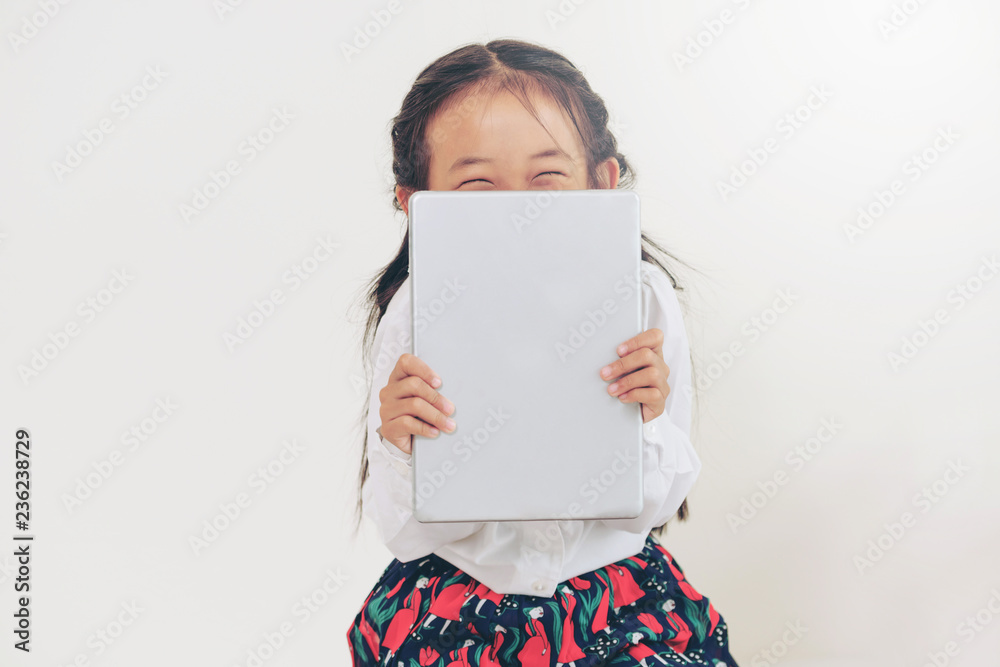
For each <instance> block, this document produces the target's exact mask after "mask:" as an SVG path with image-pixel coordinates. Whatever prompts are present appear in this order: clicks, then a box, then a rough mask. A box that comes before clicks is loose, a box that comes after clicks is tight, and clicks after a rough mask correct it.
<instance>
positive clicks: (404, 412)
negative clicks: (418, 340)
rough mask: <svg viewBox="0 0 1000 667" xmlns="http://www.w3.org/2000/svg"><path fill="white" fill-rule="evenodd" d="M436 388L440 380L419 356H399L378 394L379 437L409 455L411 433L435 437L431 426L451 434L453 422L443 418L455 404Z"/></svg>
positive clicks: (436, 431) (453, 427)
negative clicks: (380, 419) (387, 380)
mask: <svg viewBox="0 0 1000 667" xmlns="http://www.w3.org/2000/svg"><path fill="white" fill-rule="evenodd" d="M440 386H441V380H440V378H438V377H437V374H435V373H434V371H432V370H431V369H430V367H429V366H428V365H427V364H425V363H424V362H423V361H421V360H420V358H419V357H416V356H414V355H412V354H410V353H408V352H405V353H403V354H401V355H399V359H397V360H396V366H395V368H393V369H392V372H391V373H390V374H389V382H388V383H387V384H386V385H385V387H383V388H382V389H381V390H380V391H379V393H378V398H379V401H380V403H381V404H380V405H379V411H378V412H379V416H380V417H381V418H382V425H381V426H380V427H379V428H378V432H379V435H381V436H382V437H383V438H385V439H386V440H388V441H389V442H391V443H392V444H393V445H395V446H396V448H397V449H399V450H400V451H402V452H404V453H406V454H411V453H412V452H411V451H410V435H411V434H415V435H423V436H426V437H434V436H436V435H437V434H438V429H437V428H434V426H435V425H436V426H437V427H438V428H440V429H443V430H445V431H447V432H448V433H451V432H452V431H454V430H455V422H454V421H452V420H451V419H448V418H447V417H446V415H450V414H451V413H453V412H454V411H455V405H454V404H453V403H452V402H451V401H449V400H448V399H447V398H445V397H444V396H442V395H441V394H440V393H438V392H437V391H435V390H434V389H433V387H440Z"/></svg>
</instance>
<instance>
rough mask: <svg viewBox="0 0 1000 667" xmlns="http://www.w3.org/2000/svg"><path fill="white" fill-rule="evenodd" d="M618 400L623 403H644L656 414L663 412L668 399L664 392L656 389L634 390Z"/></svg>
mask: <svg viewBox="0 0 1000 667" xmlns="http://www.w3.org/2000/svg"><path fill="white" fill-rule="evenodd" d="M618 400H619V401H621V402H622V403H642V404H643V405H647V406H649V409H650V410H653V411H654V412H657V411H658V412H663V406H664V405H665V404H666V397H665V396H664V395H663V392H662V391H660V390H659V389H657V388H655V387H643V388H641V389H633V390H631V391H629V392H627V393H624V394H621V395H619V396H618Z"/></svg>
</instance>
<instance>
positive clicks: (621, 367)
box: [601, 347, 667, 381]
mask: <svg viewBox="0 0 1000 667" xmlns="http://www.w3.org/2000/svg"><path fill="white" fill-rule="evenodd" d="M660 364H663V366H662V368H664V369H666V368H667V365H666V363H664V361H663V357H660V356H659V355H657V354H656V353H655V352H653V351H652V350H651V349H650V348H648V347H640V348H639V349H638V350H636V351H635V352H631V353H630V354H628V355H627V356H624V357H622V358H621V359H618V360H617V361H612V362H611V363H610V364H608V365H607V366H605V367H604V368H602V369H601V377H602V378H603V379H604V380H606V381H610V380H614V379H615V378H619V377H621V376H622V375H625V374H627V373H631V372H633V371H636V370H638V369H640V368H645V367H647V366H659V365H660ZM666 372H667V371H666V370H664V373H666Z"/></svg>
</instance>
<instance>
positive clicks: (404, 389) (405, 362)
mask: <svg viewBox="0 0 1000 667" xmlns="http://www.w3.org/2000/svg"><path fill="white" fill-rule="evenodd" d="M435 379H436V380H437V386H438V387H440V386H441V378H440V377H439V376H438V375H437V374H436V373H434V371H432V370H431V368H430V366H428V365H427V364H426V363H424V361H423V360H422V359H420V358H419V357H417V356H415V355H412V354H409V353H404V354H402V355H400V357H399V360H398V361H397V362H396V366H395V367H394V368H393V369H392V373H390V374H389V382H388V384H386V386H385V388H384V389H383V390H382V392H379V399H380V400H382V401H387V400H390V399H393V398H405V397H406V396H420V397H421V398H423V399H424V400H426V401H427V402H428V403H430V404H431V405H433V406H435V407H436V408H438V409H439V410H441V411H442V412H444V413H445V414H446V415H450V414H451V413H453V412H454V411H455V404H454V403H452V402H451V401H449V400H448V399H447V398H445V397H444V396H442V395H441V394H440V393H439V392H438V391H436V390H435V389H434V386H433V385H434V381H435Z"/></svg>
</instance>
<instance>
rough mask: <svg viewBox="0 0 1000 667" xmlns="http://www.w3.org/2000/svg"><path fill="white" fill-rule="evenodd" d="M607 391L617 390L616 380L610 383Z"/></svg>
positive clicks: (613, 391)
mask: <svg viewBox="0 0 1000 667" xmlns="http://www.w3.org/2000/svg"><path fill="white" fill-rule="evenodd" d="M608 391H609V392H611V393H612V394H613V393H615V392H616V391H618V383H617V382H614V383H612V384H611V386H610V387H608Z"/></svg>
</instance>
